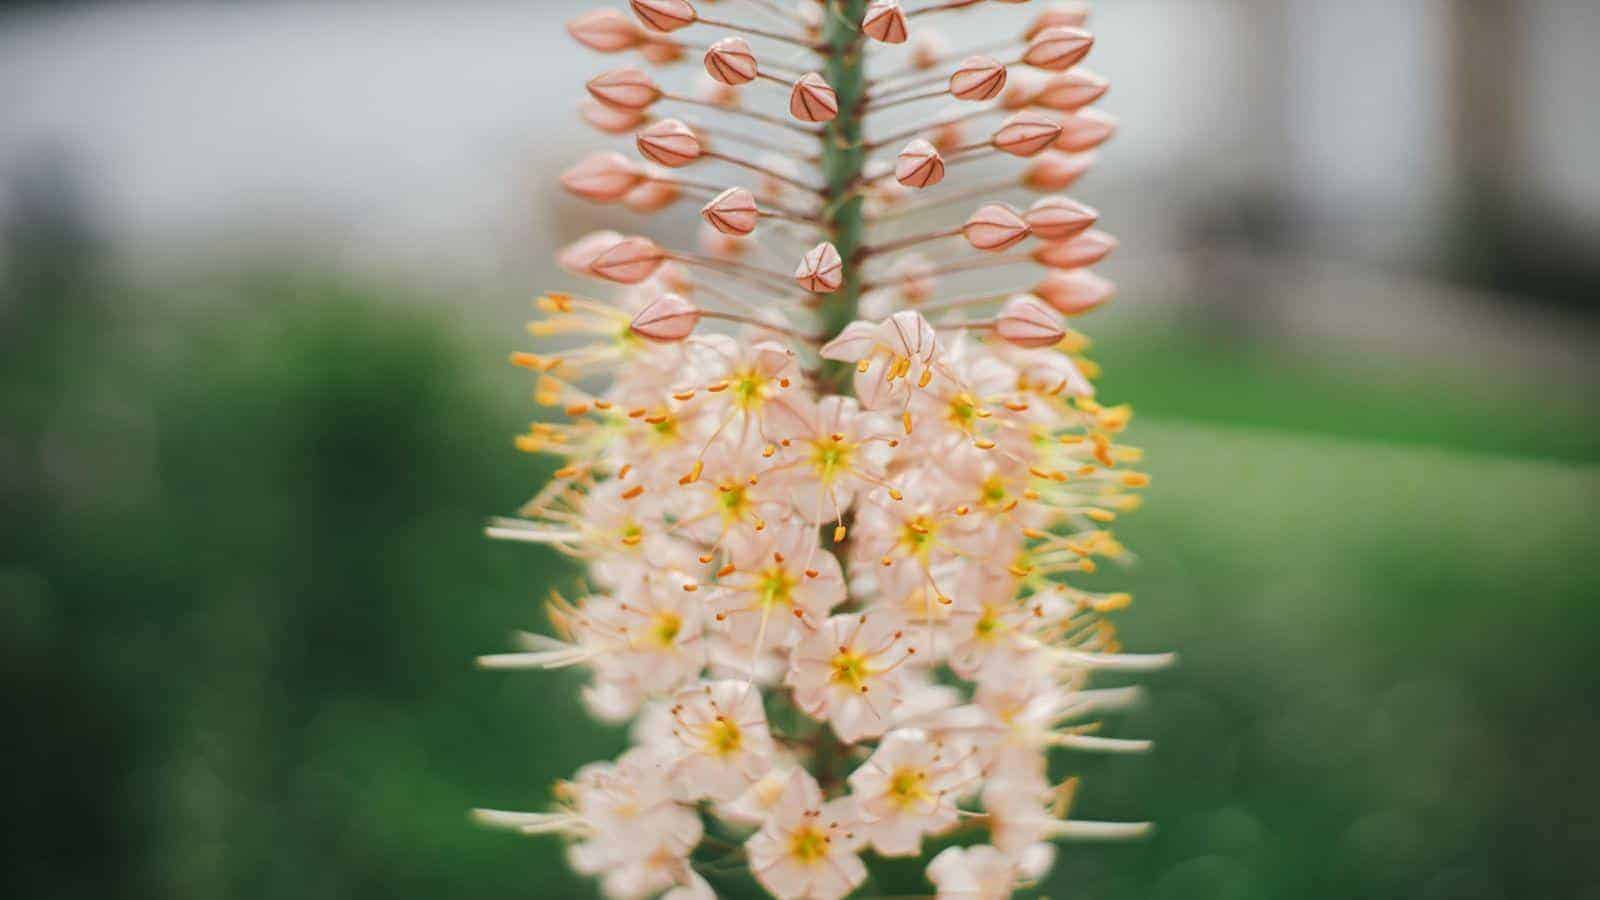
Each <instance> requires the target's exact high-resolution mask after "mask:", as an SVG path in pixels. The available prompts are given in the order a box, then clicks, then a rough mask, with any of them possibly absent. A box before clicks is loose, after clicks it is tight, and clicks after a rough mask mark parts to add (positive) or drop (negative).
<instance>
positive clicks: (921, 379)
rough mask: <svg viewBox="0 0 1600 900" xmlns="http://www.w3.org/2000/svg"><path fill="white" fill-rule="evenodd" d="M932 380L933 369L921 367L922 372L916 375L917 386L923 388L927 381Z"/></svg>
mask: <svg viewBox="0 0 1600 900" xmlns="http://www.w3.org/2000/svg"><path fill="white" fill-rule="evenodd" d="M932 380H933V370H932V369H923V370H922V374H921V375H919V376H917V387H919V388H925V387H927V386H928V382H930V381H932Z"/></svg>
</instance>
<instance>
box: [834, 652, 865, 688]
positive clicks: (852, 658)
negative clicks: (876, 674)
mask: <svg viewBox="0 0 1600 900" xmlns="http://www.w3.org/2000/svg"><path fill="white" fill-rule="evenodd" d="M830 665H832V666H833V675H832V676H831V677H832V679H833V680H834V681H836V682H839V683H841V684H848V685H850V687H852V688H854V689H856V690H860V689H861V686H862V685H863V684H865V683H866V680H867V678H868V677H869V676H870V675H871V674H872V669H871V667H870V666H869V665H868V663H867V657H866V655H865V654H862V653H857V652H855V651H854V650H840V651H839V652H838V653H835V654H834V655H833V659H832V661H831V662H830Z"/></svg>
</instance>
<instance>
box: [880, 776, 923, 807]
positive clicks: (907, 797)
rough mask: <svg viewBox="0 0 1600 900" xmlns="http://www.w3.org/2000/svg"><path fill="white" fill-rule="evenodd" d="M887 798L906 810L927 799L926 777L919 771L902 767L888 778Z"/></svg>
mask: <svg viewBox="0 0 1600 900" xmlns="http://www.w3.org/2000/svg"><path fill="white" fill-rule="evenodd" d="M889 797H890V799H892V800H894V802H895V803H896V804H897V805H899V807H900V808H901V809H906V808H908V807H910V806H911V805H912V804H914V803H917V802H919V801H922V800H926V799H927V798H928V776H927V774H926V773H924V772H923V771H922V770H921V769H913V768H910V767H903V768H899V769H895V770H894V774H893V775H890V776H889Z"/></svg>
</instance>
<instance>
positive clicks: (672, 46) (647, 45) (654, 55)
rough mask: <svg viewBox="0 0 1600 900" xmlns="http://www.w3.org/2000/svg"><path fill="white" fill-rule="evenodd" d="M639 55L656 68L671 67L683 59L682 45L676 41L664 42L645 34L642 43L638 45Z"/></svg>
mask: <svg viewBox="0 0 1600 900" xmlns="http://www.w3.org/2000/svg"><path fill="white" fill-rule="evenodd" d="M639 55H640V56H642V57H644V60H645V62H648V63H654V64H655V65H658V66H666V65H671V64H672V63H675V62H677V61H678V60H680V59H683V45H682V44H680V43H678V42H677V41H664V40H662V39H660V38H657V37H651V36H650V34H649V33H648V32H647V33H646V34H645V41H644V43H642V44H640V45H639Z"/></svg>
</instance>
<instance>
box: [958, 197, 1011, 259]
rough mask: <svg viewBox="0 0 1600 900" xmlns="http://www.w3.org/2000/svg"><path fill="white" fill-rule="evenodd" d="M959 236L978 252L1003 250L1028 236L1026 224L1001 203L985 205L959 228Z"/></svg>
mask: <svg viewBox="0 0 1600 900" xmlns="http://www.w3.org/2000/svg"><path fill="white" fill-rule="evenodd" d="M961 236H962V237H964V238H966V239H967V243H969V244H971V245H972V246H973V247H976V248H977V249H979V250H983V251H986V252H994V251H997V250H1004V249H1006V248H1007V247H1010V246H1012V245H1014V244H1016V243H1017V242H1018V241H1020V240H1022V239H1023V238H1025V237H1027V236H1028V223H1027V222H1025V221H1023V218H1022V217H1021V216H1019V215H1017V211H1016V210H1014V209H1012V208H1011V207H1009V206H1006V205H1005V204H1003V203H985V204H984V205H982V206H980V207H978V209H977V211H976V212H974V213H973V214H972V216H971V217H970V218H968V219H967V221H966V224H964V225H962V226H961Z"/></svg>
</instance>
